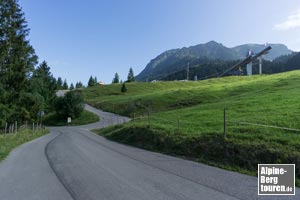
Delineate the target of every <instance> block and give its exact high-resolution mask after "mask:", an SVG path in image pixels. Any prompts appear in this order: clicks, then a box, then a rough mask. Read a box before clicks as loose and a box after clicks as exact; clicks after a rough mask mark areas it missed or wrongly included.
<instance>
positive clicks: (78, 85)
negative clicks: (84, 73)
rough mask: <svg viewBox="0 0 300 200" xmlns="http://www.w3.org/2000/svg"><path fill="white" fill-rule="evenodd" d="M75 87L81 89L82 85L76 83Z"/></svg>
mask: <svg viewBox="0 0 300 200" xmlns="http://www.w3.org/2000/svg"><path fill="white" fill-rule="evenodd" d="M75 87H76V89H78V88H83V84H82V83H81V81H79V82H77V83H76V85H75Z"/></svg>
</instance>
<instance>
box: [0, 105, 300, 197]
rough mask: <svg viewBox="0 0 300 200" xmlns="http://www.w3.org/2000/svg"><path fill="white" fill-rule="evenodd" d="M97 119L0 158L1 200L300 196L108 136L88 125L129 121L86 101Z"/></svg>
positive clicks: (58, 130)
mask: <svg viewBox="0 0 300 200" xmlns="http://www.w3.org/2000/svg"><path fill="white" fill-rule="evenodd" d="M86 109H87V110H90V111H92V112H95V113H96V114H98V115H100V116H101V118H102V119H101V121H100V122H97V123H94V124H91V125H87V126H79V127H60V128H51V133H50V134H48V135H46V136H43V137H41V138H39V139H36V140H34V141H32V142H29V143H26V144H24V145H22V146H20V147H19V148H17V149H15V150H14V151H13V152H12V153H11V154H10V156H9V157H8V158H7V159H6V160H5V161H4V162H2V163H1V164H0V200H19V199H21V200H23V199H29V200H35V199H36V200H44V199H45V200H48V199H49V200H60V199H61V200H68V199H75V200H79V199H80V200H81V199H82V200H92V199H97V200H102V199H103V200H119V199H120V200H160V199H161V200H162V199H163V200H168V199H170V200H194V199H195V200H196V199H197V200H199V199H209V200H210V199H212V200H214V199H218V200H219V199H228V200H229V199H246V200H248V199H300V197H299V194H300V192H299V190H297V191H296V196H295V197H290V198H286V197H284V198H283V197H280V198H279V197H277V198H276V197H274V196H272V197H260V198H258V196H257V179H256V178H255V177H250V176H246V175H242V174H238V173H234V172H229V171H225V170H222V169H218V168H214V167H210V166H207V165H203V164H200V163H195V162H191V161H186V160H182V159H178V158H174V157H171V156H166V155H162V154H158V153H153V152H148V151H145V150H142V149H137V148H133V147H129V146H126V145H122V144H118V143H115V142H111V141H108V140H106V139H105V138H103V137H100V136H97V135H95V134H93V133H91V132H90V131H89V129H90V128H97V127H98V128H99V127H105V126H108V125H110V124H116V123H123V122H126V121H128V120H129V119H128V118H124V117H121V116H118V115H114V114H110V113H106V112H102V111H99V110H96V109H94V108H92V107H90V106H87V107H86Z"/></svg>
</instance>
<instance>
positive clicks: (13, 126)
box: [0, 121, 45, 135]
mask: <svg viewBox="0 0 300 200" xmlns="http://www.w3.org/2000/svg"><path fill="white" fill-rule="evenodd" d="M24 129H28V130H32V131H33V132H35V131H37V130H40V129H45V126H44V125H43V124H42V123H39V122H28V121H25V122H24V123H22V124H20V125H19V124H18V122H17V121H15V122H13V123H8V122H6V123H5V125H4V127H3V128H2V129H0V134H3V135H6V134H17V133H18V131H19V130H24Z"/></svg>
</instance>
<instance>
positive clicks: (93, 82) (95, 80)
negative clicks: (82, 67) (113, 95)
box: [88, 76, 98, 87]
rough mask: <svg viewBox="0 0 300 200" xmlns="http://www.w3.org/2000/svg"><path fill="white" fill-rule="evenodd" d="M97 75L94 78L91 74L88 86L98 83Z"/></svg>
mask: <svg viewBox="0 0 300 200" xmlns="http://www.w3.org/2000/svg"><path fill="white" fill-rule="evenodd" d="M97 82H98V81H97V77H96V76H95V78H93V76H90V79H89V81H88V87H91V86H95V85H96V84H97Z"/></svg>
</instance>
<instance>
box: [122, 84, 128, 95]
mask: <svg viewBox="0 0 300 200" xmlns="http://www.w3.org/2000/svg"><path fill="white" fill-rule="evenodd" d="M121 92H122V93H125V92H127V88H126V85H125V83H123V84H122V87H121Z"/></svg>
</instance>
